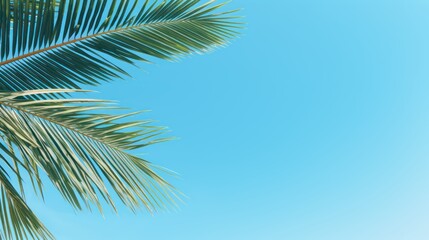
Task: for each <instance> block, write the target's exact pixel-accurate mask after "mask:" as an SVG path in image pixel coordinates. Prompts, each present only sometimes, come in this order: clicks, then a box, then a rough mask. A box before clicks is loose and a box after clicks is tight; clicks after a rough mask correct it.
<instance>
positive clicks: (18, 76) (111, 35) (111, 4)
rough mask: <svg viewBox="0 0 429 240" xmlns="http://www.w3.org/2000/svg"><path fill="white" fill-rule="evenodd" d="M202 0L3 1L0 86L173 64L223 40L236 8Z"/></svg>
mask: <svg viewBox="0 0 429 240" xmlns="http://www.w3.org/2000/svg"><path fill="white" fill-rule="evenodd" d="M199 2H200V1H199V0H170V1H162V2H157V1H149V0H146V1H143V2H138V1H130V0H120V1H116V0H114V1H108V0H85V1H80V0H61V1H59V2H58V1H56V0H47V1H29V0H0V26H1V30H0V60H1V61H2V62H0V89H4V90H13V91H21V90H29V89H46V88H79V86H80V85H81V84H89V85H97V84H99V83H100V81H109V80H111V79H113V78H117V77H121V76H123V75H124V74H126V72H124V71H123V70H122V69H121V68H120V67H118V66H117V65H116V64H115V63H112V62H110V61H107V60H106V59H117V60H121V61H125V62H127V63H132V64H135V62H136V61H143V62H150V58H151V57H155V58H161V59H166V60H175V59H177V58H179V57H181V56H183V55H186V54H190V53H200V52H206V51H209V50H211V49H213V48H215V47H218V46H221V45H223V44H225V43H227V41H228V40H230V39H232V38H233V37H234V36H235V35H236V32H235V30H234V29H236V28H237V27H239V26H240V25H239V24H238V23H236V22H235V21H234V18H235V17H234V16H232V15H231V13H232V12H234V11H229V12H221V11H218V9H220V8H221V7H222V6H223V5H224V4H217V5H215V4H213V2H214V1H210V2H208V3H205V4H202V5H199V4H198V3H199ZM11 6H13V8H11ZM12 20H13V21H12ZM100 59H101V60H100Z"/></svg>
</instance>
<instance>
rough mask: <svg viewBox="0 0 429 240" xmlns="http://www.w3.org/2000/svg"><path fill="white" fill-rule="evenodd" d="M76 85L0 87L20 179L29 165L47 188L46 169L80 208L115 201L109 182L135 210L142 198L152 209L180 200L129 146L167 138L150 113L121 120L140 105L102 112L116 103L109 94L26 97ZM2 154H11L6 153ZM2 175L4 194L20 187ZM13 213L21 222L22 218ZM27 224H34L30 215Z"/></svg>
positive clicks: (0, 126) (0, 113)
mask: <svg viewBox="0 0 429 240" xmlns="http://www.w3.org/2000/svg"><path fill="white" fill-rule="evenodd" d="M76 91H77V90H37V91H24V92H1V93H0V132H1V133H2V138H3V139H4V141H5V142H6V143H7V144H10V146H11V147H10V148H7V147H5V145H3V144H1V145H0V149H1V150H2V151H3V152H5V153H7V155H9V156H12V157H11V160H12V162H15V163H16V164H15V165H16V166H18V165H19V167H13V164H9V165H10V166H11V167H10V168H11V169H12V170H13V171H14V173H15V175H16V176H17V177H18V179H21V175H22V173H19V172H18V171H19V169H21V171H24V172H27V173H28V175H29V176H30V178H31V179H32V182H33V186H34V188H35V190H37V192H40V193H43V191H42V184H41V181H40V174H41V173H40V171H39V169H41V170H42V171H43V172H44V173H45V174H46V175H47V176H48V177H49V178H50V180H51V181H52V183H53V185H54V186H55V187H56V188H57V189H58V190H59V191H60V192H61V194H62V195H63V196H64V197H65V199H67V200H68V201H69V202H70V203H71V204H72V205H73V206H74V207H76V208H77V209H81V208H82V207H83V206H86V207H89V208H90V207H91V205H92V204H95V205H96V206H97V207H98V209H99V210H100V211H102V205H101V203H102V202H103V201H104V202H107V204H109V205H111V206H112V207H113V208H114V209H115V204H114V203H113V200H112V195H111V193H110V192H109V189H111V190H113V191H114V192H115V193H116V195H117V196H118V197H119V198H120V199H121V200H122V202H123V203H124V204H125V205H126V206H128V207H130V208H131V209H133V210H135V209H137V208H138V207H140V206H144V207H146V208H147V209H148V210H149V211H156V210H157V209H163V208H167V207H168V206H171V204H173V206H174V201H175V200H174V199H177V198H176V191H175V190H174V188H173V187H172V186H171V185H170V184H169V183H167V182H166V181H165V180H164V179H163V178H162V177H161V176H159V175H158V174H157V173H156V172H155V171H154V169H158V168H156V167H155V166H153V165H152V164H151V163H150V162H148V161H146V160H144V159H141V158H139V157H137V156H135V155H132V154H130V153H129V151H130V150H134V149H139V148H141V147H145V146H148V145H150V144H154V143H157V142H161V141H165V140H168V139H165V138H158V137H157V136H158V135H159V134H161V133H162V132H163V128H160V127H153V126H150V125H149V123H150V121H131V122H124V121H119V120H121V119H123V118H125V117H128V116H130V115H133V114H135V113H131V114H123V115H106V114H101V113H97V111H99V110H105V109H106V108H112V106H110V105H108V102H106V101H100V100H91V99H51V100H29V99H27V98H26V97H27V96H32V95H40V94H52V93H68V92H76ZM13 150H16V153H15V152H13ZM20 159H21V160H20ZM0 161H1V159H0ZM3 162H5V163H6V162H7V161H6V158H3ZM17 170H18V171H17ZM19 181H21V180H19ZM106 182H107V183H109V184H106ZM0 183H1V184H3V185H4V189H5V191H6V190H7V191H6V192H5V193H4V194H16V193H15V192H13V191H11V190H8V189H9V187H8V188H6V187H7V186H8V185H7V184H8V182H7V181H6V180H4V179H3V178H2V179H0ZM20 185H21V184H20ZM5 196H7V195H5ZM100 197H101V199H104V200H101V199H100ZM13 199H14V200H15V199H18V198H13ZM16 201H18V200H16ZM8 204H11V203H8ZM0 206H1V207H3V208H5V207H6V206H8V205H7V204H4V202H1V203H0ZM13 207H15V208H17V209H15V210H13V211H21V206H20V205H13ZM29 216H31V215H29ZM10 221H12V223H13V226H15V228H16V227H17V226H19V224H20V223H19V222H18V221H21V220H19V219H18V220H17V219H11V220H10ZM22 221H24V220H22ZM30 222H31V224H35V223H36V222H34V221H30ZM22 224H23V225H25V226H26V227H30V225H28V224H27V223H26V222H23V223H22ZM29 224H30V223H29ZM9 225H10V224H9ZM9 225H8V226H9ZM33 230H34V229H33ZM16 231H19V229H18V230H16ZM3 232H4V234H8V232H7V228H3ZM30 232H31V231H30ZM33 232H34V231H33Z"/></svg>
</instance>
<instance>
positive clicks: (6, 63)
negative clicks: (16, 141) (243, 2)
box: [0, 19, 196, 67]
mask: <svg viewBox="0 0 429 240" xmlns="http://www.w3.org/2000/svg"><path fill="white" fill-rule="evenodd" d="M193 21H196V20H192V19H174V20H164V21H161V22H151V23H144V24H140V25H137V26H129V27H125V28H119V29H114V30H109V31H106V32H101V33H97V34H92V35H88V36H85V37H80V38H76V39H73V40H69V41H66V42H62V43H59V44H55V45H53V46H50V47H46V48H42V49H39V50H36V51H33V52H29V53H26V54H22V55H20V56H17V57H14V58H10V59H8V60H6V61H3V62H0V67H2V66H5V65H8V64H11V63H14V62H16V61H19V60H21V59H25V58H29V57H32V56H34V55H37V54H41V53H44V52H47V51H50V50H54V49H57V48H60V47H64V46H67V45H70V44H73V43H77V42H82V41H84V40H88V39H92V38H96V37H100V36H103V35H107V34H112V33H118V32H123V31H128V30H132V29H136V28H144V27H152V26H156V25H167V24H171V23H181V22H193Z"/></svg>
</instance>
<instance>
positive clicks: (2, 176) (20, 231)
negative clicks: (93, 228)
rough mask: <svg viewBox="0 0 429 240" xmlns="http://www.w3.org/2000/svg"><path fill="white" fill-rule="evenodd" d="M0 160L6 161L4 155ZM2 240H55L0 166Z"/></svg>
mask: <svg viewBox="0 0 429 240" xmlns="http://www.w3.org/2000/svg"><path fill="white" fill-rule="evenodd" d="M0 159H2V160H6V158H5V157H4V156H3V155H0ZM0 228H1V231H0V239H17V240H21V239H28V238H30V237H31V238H33V239H53V236H52V234H51V233H50V232H49V231H48V230H47V229H46V227H45V226H44V225H43V223H41V222H40V220H39V219H38V218H37V217H36V215H35V214H34V213H33V212H32V211H31V209H30V208H29V207H28V206H27V204H26V203H25V201H24V200H23V199H22V197H21V196H20V195H19V193H18V192H17V191H16V190H15V188H14V186H13V185H12V183H11V182H10V181H9V176H8V175H7V172H6V171H5V169H3V168H2V167H1V166H0Z"/></svg>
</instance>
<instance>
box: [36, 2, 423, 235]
mask: <svg viewBox="0 0 429 240" xmlns="http://www.w3.org/2000/svg"><path fill="white" fill-rule="evenodd" d="M237 7H241V8H243V10H242V12H241V14H242V15H244V16H245V22H246V23H247V26H246V29H245V30H243V33H242V35H241V37H240V38H238V39H236V40H235V41H233V42H232V44H231V45H230V46H228V47H227V48H222V49H219V50H218V51H215V52H213V53H210V54H207V55H204V56H199V55H195V56H191V57H188V58H186V59H183V60H182V61H181V62H179V63H168V62H162V61H157V62H156V64H152V65H142V67H143V70H139V69H136V68H132V67H131V68H130V69H131V73H132V75H133V76H134V78H135V79H133V80H131V79H127V80H125V81H116V82H114V83H112V84H105V85H103V87H101V88H97V90H98V91H100V93H98V94H94V95H92V96H93V97H99V98H104V99H114V100H118V101H119V102H120V104H121V106H126V107H130V108H131V109H133V110H142V109H151V110H152V112H150V113H148V114H146V115H143V116H142V118H143V117H147V118H151V119H156V120H158V123H159V124H160V125H165V126H169V128H170V129H171V131H172V132H171V133H170V134H171V135H174V136H177V137H179V138H180V140H176V141H172V142H168V143H163V144H159V145H157V146H153V147H150V148H147V149H145V150H144V152H143V153H144V154H145V155H144V156H145V157H146V158H147V159H148V160H150V161H153V162H155V163H157V164H159V165H162V166H166V167H168V168H169V169H172V170H174V171H176V172H178V173H179V174H180V176H181V177H180V179H171V180H172V182H173V183H174V184H175V185H176V186H177V187H178V188H179V189H180V190H181V191H183V192H184V193H185V194H186V195H187V196H188V198H186V199H185V204H182V205H181V209H180V210H179V211H177V212H166V213H159V214H155V215H153V216H151V215H149V214H148V213H146V212H144V211H142V212H140V213H139V214H137V215H135V214H133V213H131V211H129V210H127V209H126V208H124V207H120V209H119V215H115V214H114V213H111V212H109V211H108V212H106V213H105V215H104V217H102V216H100V215H99V214H98V213H97V212H94V213H90V212H88V211H84V212H75V211H74V210H73V209H72V208H71V207H70V206H68V205H67V204H66V203H65V202H64V201H63V199H62V198H61V197H60V196H59V194H58V193H56V192H55V191H54V190H52V188H48V191H47V195H46V202H45V203H44V204H43V203H41V202H40V201H39V200H36V199H31V201H30V206H32V207H34V208H35V212H36V213H37V214H38V215H39V216H41V219H42V220H43V221H44V222H45V223H46V224H47V226H48V227H49V228H50V229H51V230H52V232H53V233H54V234H55V235H56V236H57V237H58V239H60V240H63V239H64V240H72V239H80V240H86V239H88V240H89V239H103V240H116V239H127V240H140V239H150V240H170V239H171V240H220V239H222V240H260V239H269V240H286V239H290V240H343V239H348V240H354V239H356V240H360V239H365V240H379V239H389V240H400V239H404V240H409V239H413V240H420V239H422V240H423V239H428V237H429V227H428V226H427V223H428V221H429V188H428V183H429V174H428V173H429V161H428V156H429V94H428V93H429V67H428V66H429V30H428V27H427V24H428V22H429V14H428V12H429V2H427V1H417V0H408V1H398V0H389V1H387V0H385V1H383V0H371V1H369V0H349V1H344V0H342V1H340V0H326V1H316V0H295V1H290V0H282V1H280V0H277V1H276V0H271V1H249V0H247V1H245V0H234V1H233V2H232V3H231V4H230V5H229V6H228V8H230V9H232V8H237Z"/></svg>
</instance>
